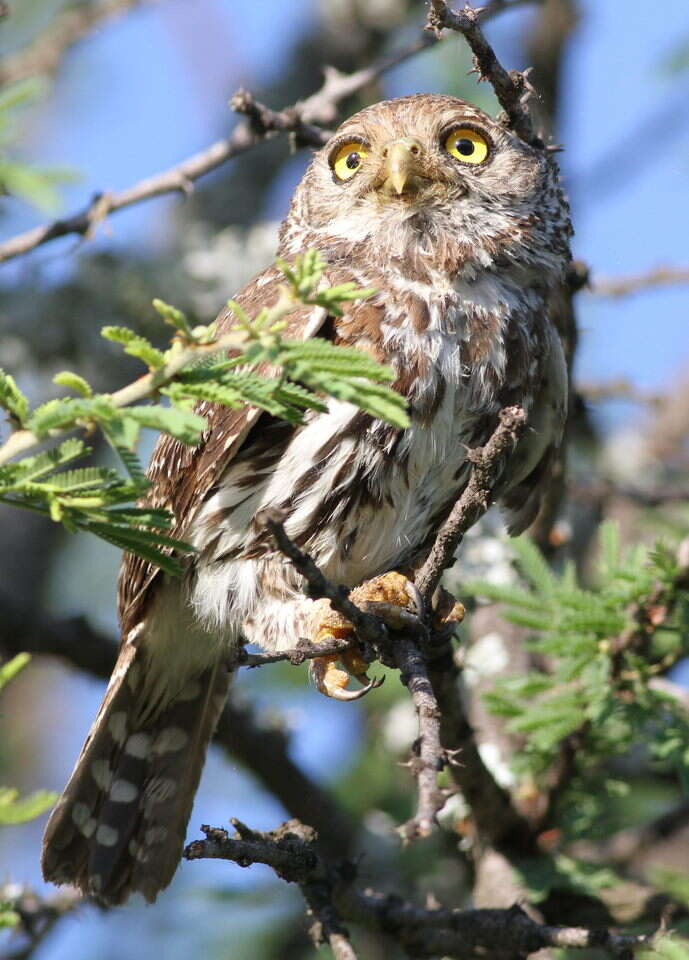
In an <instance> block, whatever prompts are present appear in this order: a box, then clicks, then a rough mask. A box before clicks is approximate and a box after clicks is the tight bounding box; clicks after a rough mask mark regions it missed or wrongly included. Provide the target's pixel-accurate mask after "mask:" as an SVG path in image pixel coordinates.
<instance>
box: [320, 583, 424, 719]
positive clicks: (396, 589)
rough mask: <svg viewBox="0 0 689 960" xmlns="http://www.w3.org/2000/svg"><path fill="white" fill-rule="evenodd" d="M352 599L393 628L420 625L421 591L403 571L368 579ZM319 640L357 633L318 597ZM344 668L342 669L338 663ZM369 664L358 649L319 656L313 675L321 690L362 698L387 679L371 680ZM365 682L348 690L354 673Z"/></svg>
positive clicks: (345, 697) (346, 697)
mask: <svg viewBox="0 0 689 960" xmlns="http://www.w3.org/2000/svg"><path fill="white" fill-rule="evenodd" d="M350 599H351V600H352V602H353V603H355V604H356V605H357V606H358V607H360V608H361V609H362V610H365V611H366V612H367V613H372V614H374V615H375V616H377V617H379V618H380V619H381V620H382V621H383V622H384V623H385V624H386V626H388V627H390V628H391V629H393V630H403V629H405V628H407V629H409V628H413V627H416V626H418V616H419V614H420V613H421V610H420V602H419V597H418V591H417V590H416V587H415V586H414V584H413V583H412V582H411V581H410V580H408V579H407V578H406V577H405V576H403V575H402V574H401V573H396V572H395V571H392V572H390V573H385V574H383V575H382V576H380V577H374V578H373V579H372V580H367V581H366V582H365V583H362V584H361V586H359V587H355V588H354V590H352V592H351V593H350ZM318 604H319V605H320V609H319V610H318V613H317V617H318V619H317V621H316V622H317V626H316V631H315V643H327V642H328V641H329V640H332V639H337V640H349V639H352V638H353V637H354V628H353V626H352V624H351V623H350V622H349V620H347V618H346V617H343V616H342V614H340V613H337V612H336V611H334V610H332V609H331V607H330V603H329V601H327V600H320V601H318ZM338 661H339V663H340V664H341V665H342V667H343V668H344V669H339V668H338V666H337V664H338ZM367 670H368V664H367V663H366V661H365V660H364V659H363V658H362V657H361V655H360V654H359V652H358V651H357V650H346V651H345V652H344V653H337V654H331V655H328V656H326V657H317V658H316V659H314V660H312V661H311V676H312V678H313V680H314V682H315V684H316V687H317V688H318V690H320V692H321V693H323V694H325V696H326V697H332V698H333V699H335V700H359V699H361V697H364V696H366V694H367V693H369V692H370V691H371V690H375V689H376V687H379V686H380V685H381V684H382V682H383V679H382V678H381V679H374V680H369V678H368V676H367V673H366V671H367ZM352 676H353V677H355V678H356V679H357V680H358V681H359V683H361V684H363V686H362V687H361V689H359V690H348V689H347V684H348V683H349V679H350V677H352Z"/></svg>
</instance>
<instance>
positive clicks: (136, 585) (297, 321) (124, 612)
mask: <svg viewBox="0 0 689 960" xmlns="http://www.w3.org/2000/svg"><path fill="white" fill-rule="evenodd" d="M283 282H284V277H283V275H282V273H280V272H279V271H278V270H277V269H276V268H275V267H269V268H268V269H266V270H264V272H263V273H260V274H258V276H256V277H255V278H254V279H253V280H252V281H251V282H250V283H249V284H247V286H246V287H244V289H243V290H242V291H241V293H239V294H238V295H237V296H236V297H235V300H236V302H237V303H238V304H239V305H240V306H241V307H242V308H243V309H244V310H245V311H246V313H247V314H248V316H250V317H255V316H256V315H257V314H258V313H259V311H260V310H261V309H263V307H266V306H272V305H273V304H274V303H275V302H276V301H277V299H278V296H279V287H280V284H281V283H283ZM326 316H327V311H326V310H324V309H323V308H322V307H304V308H302V309H298V310H295V311H294V313H291V314H290V315H289V316H288V317H287V327H286V328H285V330H284V334H283V335H284V336H285V337H286V338H288V339H292V340H306V339H308V338H309V337H312V336H314V334H315V333H317V332H318V330H319V329H320V327H321V326H322V325H323V322H324V320H325V318H326ZM217 322H218V332H219V333H220V334H222V333H224V332H227V330H228V329H229V328H230V327H231V325H232V323H233V322H235V321H234V320H233V318H232V314H231V312H230V311H229V310H224V311H223V312H222V313H221V314H220V315H219V317H218V321H217ZM196 412H197V413H199V414H200V415H201V416H203V417H205V418H206V420H207V421H208V427H207V429H206V431H205V432H204V434H203V436H202V438H201V440H200V441H199V443H198V444H196V445H195V446H189V445H188V444H185V443H182V442H181V441H179V440H176V439H175V438H174V437H170V436H169V435H167V434H163V435H161V436H160V437H159V439H158V442H157V444H156V446H155V449H154V451H153V456H152V458H151V463H150V466H149V469H148V478H149V480H150V481H151V487H150V489H149V491H148V493H147V495H146V498H145V504H146V505H147V506H152V507H155V508H158V509H165V510H169V511H170V513H172V515H173V516H174V518H175V523H174V527H173V530H172V531H171V533H170V535H171V536H175V537H181V538H183V537H184V527H185V522H186V520H187V518H188V517H190V516H191V515H192V514H193V512H194V511H195V509H196V507H197V506H198V505H199V504H200V503H201V502H202V501H203V499H204V497H205V495H206V493H207V492H208V490H209V489H210V488H211V487H212V486H213V485H214V484H215V483H216V481H217V480H218V479H219V478H220V477H221V475H222V474H223V472H224V471H225V469H226V468H227V466H228V464H229V463H230V461H231V460H232V458H233V457H234V456H235V455H236V453H237V451H238V450H239V448H240V447H241V445H242V444H243V442H244V440H245V439H246V438H247V436H248V435H249V432H250V431H251V429H252V427H253V426H254V425H255V424H256V421H257V420H258V418H259V417H260V415H261V413H262V411H261V410H260V409H259V408H258V407H253V406H246V407H243V408H242V409H240V410H233V409H231V408H230V407H226V406H223V405H222V404H215V403H210V402H207V401H202V402H201V403H199V404H198V406H197V407H196ZM159 573H160V571H159V569H158V568H157V567H155V566H153V565H152V564H150V563H148V562H147V561H146V560H143V559H142V558H141V557H138V556H136V555H134V554H132V553H126V554H125V555H124V559H123V562H122V567H121V568H120V575H119V579H118V587H117V593H118V596H117V600H118V608H119V614H120V622H121V626H122V635H123V636H126V635H127V633H128V632H129V630H131V629H132V627H134V626H136V624H137V623H138V622H139V621H140V620H141V618H142V615H143V611H144V608H145V606H146V604H147V601H148V599H149V597H150V595H151V587H152V585H153V584H154V582H155V581H156V580H157V579H158V574H159Z"/></svg>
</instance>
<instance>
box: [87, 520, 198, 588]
mask: <svg viewBox="0 0 689 960" xmlns="http://www.w3.org/2000/svg"><path fill="white" fill-rule="evenodd" d="M82 526H83V529H85V530H88V531H90V532H91V533H95V534H96V536H98V537H100V538H101V539H102V540H105V541H107V542H108V543H111V544H112V545H113V546H115V547H118V548H119V549H120V550H126V551H128V552H129V553H135V554H137V556H140V557H143V559H144V560H147V561H148V562H149V563H151V564H153V566H155V567H159V568H160V569H161V570H163V571H164V572H165V573H168V574H170V576H173V577H179V576H181V575H182V572H183V568H182V565H181V563H180V561H179V560H178V559H177V558H176V557H174V556H172V555H171V553H170V551H171V550H173V549H177V550H180V551H181V552H183V553H191V552H193V547H191V546H190V545H189V544H188V543H185V542H184V541H182V540H176V539H175V538H173V537H166V536H164V535H163V534H158V533H151V532H149V531H147V530H141V529H139V528H136V527H127V526H124V525H122V526H118V525H116V524H114V523H109V524H108V523H84V524H83V525H82ZM160 547H165V548H167V549H159V548H160Z"/></svg>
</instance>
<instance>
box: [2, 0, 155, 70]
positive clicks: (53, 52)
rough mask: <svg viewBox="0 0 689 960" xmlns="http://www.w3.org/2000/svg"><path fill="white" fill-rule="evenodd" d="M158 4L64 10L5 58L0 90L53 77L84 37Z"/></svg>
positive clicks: (114, 3) (114, 1) (124, 2)
mask: <svg viewBox="0 0 689 960" xmlns="http://www.w3.org/2000/svg"><path fill="white" fill-rule="evenodd" d="M157 2H158V0H102V2H100V3H82V4H80V5H79V6H75V7H74V9H72V10H65V12H64V13H61V14H60V15H59V16H58V17H56V18H55V20H54V21H53V22H52V23H51V24H50V25H49V26H48V28H47V29H46V30H44V31H43V32H42V33H41V34H40V35H39V36H38V37H37V38H36V39H35V40H34V41H33V42H32V43H30V44H29V45H28V46H26V47H24V48H23V49H21V50H19V51H18V52H17V53H15V54H12V55H11V56H9V57H5V59H4V61H3V62H2V63H1V64H0V87H6V86H9V85H10V84H12V83H18V82H19V81H20V80H26V79H28V78H29V77H34V76H36V75H38V74H47V73H54V72H55V70H56V69H57V68H58V66H59V64H60V61H61V60H62V58H63V57H64V55H65V53H67V51H68V50H69V49H70V47H72V46H74V44H75V43H78V42H79V40H81V39H83V37H85V36H86V34H88V33H90V32H91V31H92V30H94V29H96V28H97V27H100V26H101V25H102V24H104V23H106V22H107V21H109V20H115V19H116V18H117V17H120V16H122V14H125V13H127V12H128V11H130V10H132V9H134V7H138V6H143V5H146V4H153V3H157Z"/></svg>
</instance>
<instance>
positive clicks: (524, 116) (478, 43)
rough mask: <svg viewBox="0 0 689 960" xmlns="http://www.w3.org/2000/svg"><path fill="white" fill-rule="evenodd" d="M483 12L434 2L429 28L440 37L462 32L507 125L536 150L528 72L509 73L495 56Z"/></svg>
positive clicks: (539, 142) (439, 0) (537, 141)
mask: <svg viewBox="0 0 689 960" xmlns="http://www.w3.org/2000/svg"><path fill="white" fill-rule="evenodd" d="M479 16H480V11H478V10H474V9H473V7H470V6H469V5H468V4H467V5H466V6H465V7H464V9H463V10H460V11H458V12H457V11H453V10H450V8H449V6H448V4H447V3H446V2H445V0H431V7H430V10H429V11H428V20H427V22H426V29H427V30H429V31H432V32H433V33H434V34H435V36H437V37H440V35H441V34H442V31H443V30H444V29H448V30H454V31H455V32H456V33H461V34H462V36H463V37H464V38H465V40H466V41H467V43H468V44H469V46H470V47H471V52H472V53H473V55H474V69H475V70H476V73H478V75H479V79H480V80H488V81H489V82H490V84H491V86H492V87H493V89H494V90H495V95H496V97H497V98H498V101H499V102H500V105H501V107H502V108H503V110H504V111H505V117H506V122H507V125H508V126H509V127H510V128H511V129H512V130H514V132H515V133H516V134H517V136H518V137H520V138H521V139H522V140H523V141H524V142H525V143H528V144H530V146H532V147H539V148H543V146H544V144H543V141H542V140H541V139H540V137H537V136H536V134H535V133H534V129H533V122H532V119H531V114H530V112H529V106H528V99H529V97H530V96H531V95H532V93H533V88H532V87H531V85H530V83H529V80H528V72H527V71H524V72H520V71H518V70H510V71H507V70H505V68H504V67H503V65H502V64H501V63H500V61H499V60H498V58H497V57H496V55H495V51H494V50H493V48H492V46H491V45H490V44H489V43H488V41H487V40H486V38H485V35H484V33H483V30H482V29H481V26H480V24H479Z"/></svg>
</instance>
